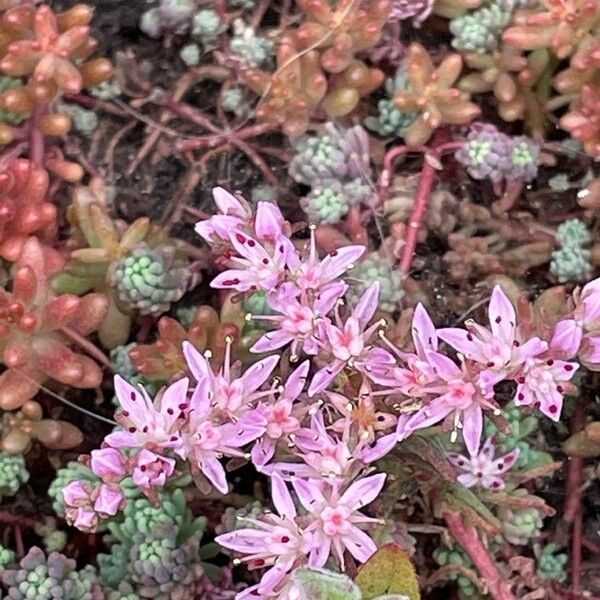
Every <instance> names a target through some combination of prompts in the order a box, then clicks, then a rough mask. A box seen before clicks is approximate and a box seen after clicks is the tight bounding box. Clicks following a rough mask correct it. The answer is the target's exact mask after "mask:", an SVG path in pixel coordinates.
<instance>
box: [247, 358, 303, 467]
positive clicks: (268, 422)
mask: <svg viewBox="0 0 600 600" xmlns="http://www.w3.org/2000/svg"><path fill="white" fill-rule="evenodd" d="M309 368H310V362H309V361H304V362H303V363H302V364H301V365H300V366H299V367H298V368H297V369H295V370H294V371H293V372H292V373H291V374H290V376H289V377H288V379H287V381H286V384H285V386H284V388H283V391H282V392H281V395H280V397H279V399H278V400H277V401H276V402H275V403H272V404H267V403H263V404H259V405H258V406H257V408H256V409H255V410H254V411H252V412H251V413H249V414H248V415H247V418H246V421H247V422H256V424H257V425H259V426H260V425H262V426H264V427H265V433H264V435H263V436H262V437H261V438H260V439H259V440H257V441H256V443H255V444H254V446H253V447H252V451H251V456H252V462H253V463H254V465H255V466H256V467H263V466H264V465H266V464H267V463H268V462H269V461H270V460H271V458H272V457H273V455H274V454H275V446H276V444H277V442H278V441H279V440H280V439H282V438H287V437H288V436H292V435H293V434H295V433H297V432H298V431H299V430H300V420H299V418H298V417H299V416H300V415H299V414H298V412H297V411H295V410H294V401H295V400H296V399H297V398H298V396H299V395H300V394H301V393H302V390H303V389H304V384H305V382H306V375H307V373H308V370H309ZM304 412H306V411H304ZM290 439H291V438H290Z"/></svg>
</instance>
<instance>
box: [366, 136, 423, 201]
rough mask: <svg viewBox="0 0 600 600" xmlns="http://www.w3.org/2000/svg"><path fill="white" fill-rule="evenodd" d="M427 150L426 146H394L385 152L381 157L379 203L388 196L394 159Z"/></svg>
mask: <svg viewBox="0 0 600 600" xmlns="http://www.w3.org/2000/svg"><path fill="white" fill-rule="evenodd" d="M427 150H428V149H427V147H426V146H395V147H394V148H392V149H391V150H389V151H388V152H387V153H386V155H385V156H384V157H383V170H382V171H381V176H380V177H379V194H378V198H379V201H378V203H379V204H382V203H383V202H384V201H385V200H387V198H388V196H389V193H390V186H391V185H392V176H393V174H394V163H395V162H396V159H397V158H398V157H399V156H403V155H404V154H408V153H409V152H421V153H423V154H424V153H425V152H427Z"/></svg>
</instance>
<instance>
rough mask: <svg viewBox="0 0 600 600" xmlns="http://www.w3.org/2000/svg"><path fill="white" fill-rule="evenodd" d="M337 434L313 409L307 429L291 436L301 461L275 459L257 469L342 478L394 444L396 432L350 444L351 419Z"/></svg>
mask: <svg viewBox="0 0 600 600" xmlns="http://www.w3.org/2000/svg"><path fill="white" fill-rule="evenodd" d="M345 424H346V427H345V428H344V430H343V432H342V434H341V436H340V437H334V436H331V435H329V433H328V431H327V429H326V427H325V422H324V420H323V412H322V411H318V412H316V413H315V414H314V415H313V416H312V417H311V420H310V429H306V428H304V429H302V430H301V431H299V432H298V433H297V434H296V435H295V436H294V444H295V447H296V452H295V453H296V455H297V456H298V457H299V458H301V459H302V462H278V463H273V464H270V465H267V466H266V467H263V468H262V469H261V471H262V472H264V473H267V474H272V473H278V474H279V475H280V476H281V477H283V478H284V479H290V478H291V477H305V478H308V477H313V478H317V479H318V478H321V477H329V478H332V479H339V480H343V479H344V477H346V476H347V475H348V473H350V472H351V470H352V468H353V467H355V466H356V465H357V464H362V465H365V464H370V463H372V462H375V461H376V460H379V459H380V458H382V457H383V456H385V455H386V454H387V453H388V452H390V451H391V450H392V448H393V447H394V446H395V445H396V441H397V438H396V434H395V433H391V434H388V435H384V436H381V437H379V438H378V439H377V440H376V441H375V442H374V443H369V441H368V440H366V439H360V440H358V441H354V442H353V443H352V446H351V431H350V429H351V421H350V420H348V419H346V421H345Z"/></svg>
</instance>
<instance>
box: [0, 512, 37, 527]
mask: <svg viewBox="0 0 600 600" xmlns="http://www.w3.org/2000/svg"><path fill="white" fill-rule="evenodd" d="M0 523H3V524H4V525H13V526H15V525H19V526H21V527H27V528H28V529H34V528H35V526H36V525H37V521H36V520H35V519H31V518H29V517H24V516H23V515H13V514H12V513H9V512H6V511H4V510H2V511H0Z"/></svg>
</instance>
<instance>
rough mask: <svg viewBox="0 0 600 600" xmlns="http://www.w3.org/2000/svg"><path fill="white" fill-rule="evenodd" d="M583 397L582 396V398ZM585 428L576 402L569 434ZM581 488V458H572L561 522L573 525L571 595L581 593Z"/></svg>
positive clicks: (579, 406) (583, 411) (581, 405)
mask: <svg viewBox="0 0 600 600" xmlns="http://www.w3.org/2000/svg"><path fill="white" fill-rule="evenodd" d="M583 397H584V395H583V394H582V398H583ZM584 426H585V406H584V403H583V402H581V401H580V402H578V404H577V407H576V409H575V414H574V415H573V418H572V420H571V433H572V434H575V433H578V432H579V431H581V430H582V429H583V428H584ZM582 486H583V458H582V457H580V456H573V457H571V458H570V461H569V473H568V476H567V489H566V502H565V512H564V516H563V520H564V522H565V523H567V524H568V523H572V524H573V537H572V540H571V586H572V591H573V595H574V596H575V597H577V595H578V594H579V593H580V591H581V546H582V534H583V520H582V519H583V514H582V510H581V493H582Z"/></svg>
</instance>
